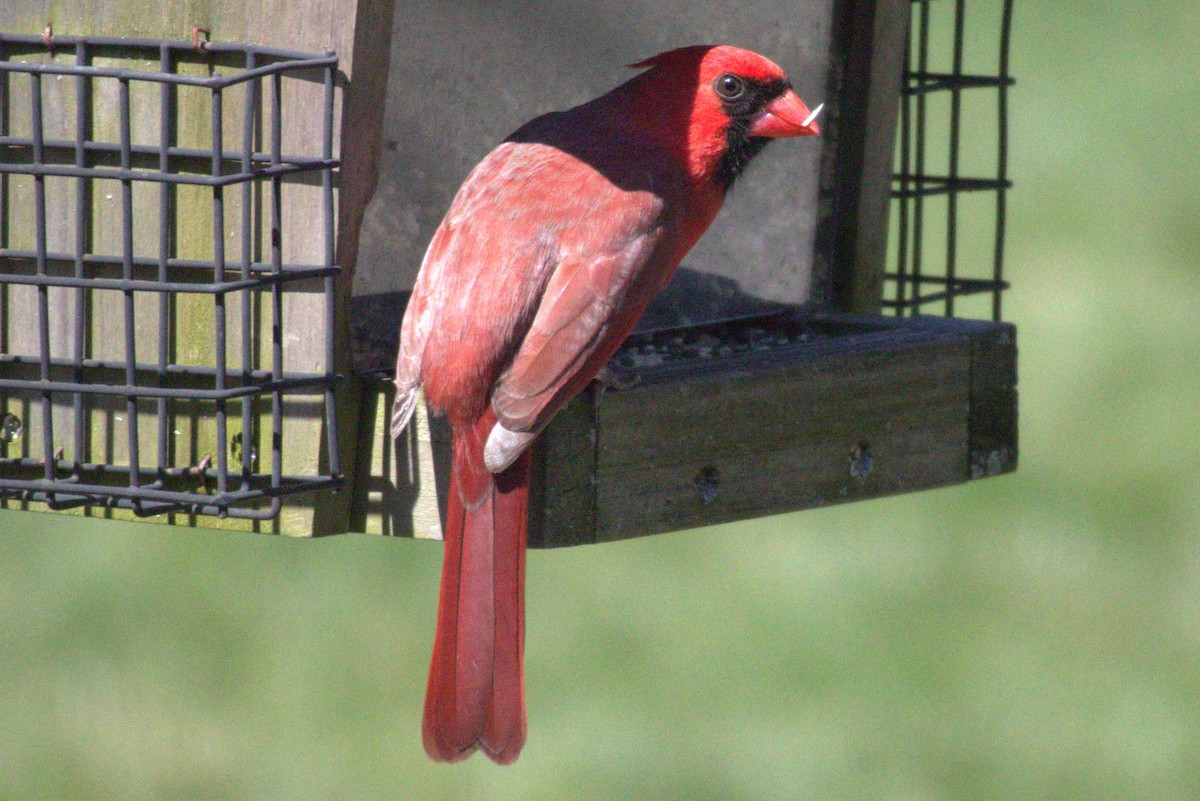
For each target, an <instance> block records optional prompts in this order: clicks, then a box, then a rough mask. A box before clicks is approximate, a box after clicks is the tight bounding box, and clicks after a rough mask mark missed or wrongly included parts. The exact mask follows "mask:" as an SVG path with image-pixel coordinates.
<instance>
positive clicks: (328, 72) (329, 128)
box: [321, 67, 342, 475]
mask: <svg viewBox="0 0 1200 801" xmlns="http://www.w3.org/2000/svg"><path fill="white" fill-rule="evenodd" d="M334 78H335V75H334V71H333V69H332V68H330V67H326V68H325V125H324V131H323V133H324V136H323V140H324V141H323V144H322V147H321V156H322V158H325V159H332V158H333V99H334V93H333V90H334ZM321 212H322V214H324V216H325V266H327V267H332V266H333V262H334V255H335V245H336V240H335V238H334V237H335V231H334V225H333V172H332V171H331V170H326V171H325V172H323V173H321ZM336 289H337V286H336V283H335V280H334V275H333V274H332V273H331V274H330V275H329V276H327V277H326V278H325V330H326V331H327V332H328V336H326V337H325V371H326V372H333V369H334V332H335V331H337V330H338V329H337V326H336V325H335V314H336V307H337V304H336V302H335V300H336V295H335V292H336ZM325 432H326V442H325V445H326V448H327V449H328V451H329V472H331V473H333V474H334V475H338V474H340V473H341V472H342V469H341V456H340V454H339V453H338V431H337V406H336V404H335V398H334V394H333V386H332V385H330V387H329V388H328V389H326V391H325Z"/></svg>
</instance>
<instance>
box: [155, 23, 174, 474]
mask: <svg viewBox="0 0 1200 801" xmlns="http://www.w3.org/2000/svg"><path fill="white" fill-rule="evenodd" d="M173 66H174V65H173V63H172V60H171V50H170V48H168V47H166V46H165V45H164V46H163V47H162V48H161V51H160V54H159V69H160V70H162V71H163V72H164V73H169V72H171V69H172V68H173ZM171 99H172V87H171V84H168V83H164V84H161V85H160V86H159V93H158V146H159V156H158V168H159V170H161V171H162V172H166V171H167V170H168V169H169V168H170V156H169V151H170V147H171V139H172V136H173V130H172V125H171V105H172V103H171ZM172 192H173V189H172V187H171V185H170V184H166V183H163V184H159V187H158V283H159V284H160V285H161V284H165V283H167V280H168V277H169V275H170V273H169V267H168V261H169V260H170V258H171V244H172V243H171V219H172V217H173V215H172V214H171V208H172ZM171 327H172V326H171V293H170V292H169V291H167V290H160V291H159V292H158V332H157V333H158V385H159V386H160V387H165V386H166V385H167V365H168V364H170V363H171V334H170V332H171ZM157 412H158V469H159V471H163V470H166V469H167V468H168V467H169V466H170V464H171V462H172V458H171V432H172V431H173V430H174V425H173V424H172V422H171V401H170V399H169V398H159V399H158V400H157Z"/></svg>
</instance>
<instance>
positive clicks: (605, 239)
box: [392, 46, 820, 764]
mask: <svg viewBox="0 0 1200 801" xmlns="http://www.w3.org/2000/svg"><path fill="white" fill-rule="evenodd" d="M633 66H634V67H635V68H641V69H644V70H645V71H644V72H642V73H640V74H639V75H637V76H636V77H635V78H633V79H632V80H630V81H628V82H626V83H624V84H622V85H621V86H618V87H617V88H616V89H613V90H612V91H610V92H609V93H608V94H605V95H602V96H601V97H598V98H596V99H595V100H593V101H591V102H589V103H585V104H583V105H581V106H576V107H575V108H572V109H570V110H568V111H563V112H557V113H551V114H546V115H544V116H542V117H538V118H537V119H535V120H533V121H531V122H529V123H527V124H526V125H524V126H523V127H522V128H521V129H520V130H518V131H517V132H516V133H514V134H513V135H512V136H510V137H509V138H508V139H506V140H505V141H504V142H503V143H502V144H501V145H500V146H499V147H497V148H496V149H495V150H493V151H492V152H491V153H489V154H488V155H487V157H486V158H484V160H483V161H482V162H480V164H479V165H478V166H477V167H475V169H474V170H473V171H472V172H471V174H470V175H469V176H468V177H467V180H466V182H465V183H464V184H463V185H462V187H461V188H460V189H459V190H458V194H457V195H456V196H455V198H454V202H453V203H452V204H451V205H450V210H449V211H448V212H447V213H446V218H445V219H444V220H442V224H441V225H440V226H439V227H438V229H437V232H436V233H435V234H434V235H433V241H432V242H431V243H430V245H429V250H428V252H427V253H426V254H425V260H424V262H423V264H422V265H421V272H420V274H419V275H418V276H417V282H416V286H415V287H414V288H413V294H412V298H411V300H410V301H409V305H408V310H407V312H406V313H405V317H404V324H403V326H402V328H401V335H400V354H399V357H398V360H397V363H396V405H395V411H394V414H393V417H392V434H393V436H399V435H400V433H401V432H402V431H403V430H404V427H405V426H406V425H407V424H408V420H409V418H410V417H411V416H412V412H413V408H414V406H415V405H416V402H417V396H418V391H419V390H424V394H425V400H426V403H427V404H428V405H429V407H430V409H431V410H432V411H433V412H434V413H437V414H443V415H446V417H447V418H449V423H450V429H451V432H452V441H453V457H452V462H451V465H452V466H451V482H450V491H449V498H448V499H447V513H446V521H445V556H444V560H445V561H444V563H443V567H442V589H441V602H440V604H439V606H438V623H437V635H436V637H435V640H434V645H433V663H432V665H431V667H430V673H429V686H428V690H427V693H426V698H425V723H424V741H425V750H426V751H428V752H429V755H430V756H431V757H433V758H434V759H436V760H442V761H447V762H454V761H457V760H459V759H463V758H464V757H467V756H469V755H470V754H471V753H472V752H473V751H474V750H475V749H476V748H481V749H483V751H484V752H485V753H486V754H487V755H488V756H489V757H491V758H492V759H493V760H495V761H496V762H499V763H501V764H508V763H510V762H512V761H513V760H514V759H516V758H517V754H518V753H519V752H520V750H521V746H522V745H523V744H524V742H525V681H524V675H523V670H522V664H521V662H522V651H523V648H524V639H525V636H524V603H525V602H524V584H525V537H526V512H527V502H528V491H529V450H528V449H529V445H530V442H531V441H532V440H533V438H534V437H535V436H537V434H538V432H540V431H541V430H542V429H543V428H545V426H546V424H547V423H548V422H550V419H551V418H552V417H553V416H554V414H555V412H557V411H558V410H559V409H560V408H561V407H562V406H563V404H565V403H566V402H567V401H568V400H570V399H571V398H572V397H573V396H574V395H575V394H576V393H578V392H579V391H580V390H581V389H583V387H584V386H585V385H586V384H587V383H588V382H589V381H591V380H592V379H593V378H594V377H595V376H596V374H597V373H598V372H599V371H600V369H601V368H602V367H603V366H604V364H605V363H606V362H607V361H608V360H609V358H611V357H612V355H613V353H614V352H615V351H616V350H617V348H618V347H619V346H620V344H621V342H622V341H623V340H624V339H625V337H626V335H628V334H629V332H630V330H631V329H632V328H633V327H634V325H635V324H636V323H637V321H638V318H640V317H641V315H642V312H643V311H645V309H646V306H647V304H649V302H650V300H651V298H653V297H654V295H655V294H657V293H658V292H659V290H661V289H662V288H663V287H665V286H666V284H667V282H668V281H669V280H670V279H671V276H672V275H673V274H674V272H675V268H676V266H677V265H678V264H679V262H680V260H681V259H682V258H683V256H684V254H686V253H687V252H688V250H690V249H691V247H692V245H694V244H695V243H696V240H698V239H699V238H700V235H701V234H703V233H704V231H705V230H706V229H707V228H708V226H709V224H710V223H711V222H712V221H713V218H714V217H715V216H716V214H717V212H718V211H719V210H720V208H721V203H722V202H723V201H724V199H725V193H726V191H728V189H729V187H730V186H731V185H732V184H733V182H734V180H735V179H736V178H737V177H738V175H739V174H740V173H741V171H742V169H743V168H744V167H745V166H746V164H747V163H748V162H749V161H750V159H751V158H752V157H753V156H754V155H755V154H756V153H758V152H759V151H760V150H762V148H763V146H764V145H766V144H767V143H768V142H769V141H770V140H771V139H774V138H778V137H785V136H811V135H814V134H817V133H818V129H817V126H816V124H815V123H814V122H813V119H814V118H815V117H816V115H815V114H810V113H809V110H808V109H807V108H806V107H805V105H804V103H802V102H801V101H800V98H799V97H797V96H796V93H795V92H793V91H792V89H791V86H790V84H789V83H788V78H787V75H785V74H784V72H783V71H782V70H781V69H780V68H779V67H777V66H776V65H775V64H773V63H772V62H770V61H768V60H767V59H765V58H763V57H762V56H760V55H757V54H755V53H751V52H749V51H746V50H740V49H738V48H735V47H713V46H695V47H685V48H681V49H679V50H672V51H670V52H667V53H663V54H661V55H658V56H655V57H654V58H651V59H647V60H646V61H642V62H640V63H638V64H635V65H633ZM819 110H820V109H818V111H819Z"/></svg>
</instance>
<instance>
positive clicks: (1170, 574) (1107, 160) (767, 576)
mask: <svg viewBox="0 0 1200 801" xmlns="http://www.w3.org/2000/svg"><path fill="white" fill-rule="evenodd" d="M1196 41H1200V12H1198V11H1197V10H1196V6H1195V4H1194V3H1190V2H1179V1H1176V2H1163V3H1153V4H1094V3H1085V2H1082V0H1078V1H1077V2H1060V3H1056V4H1047V3H1042V4H1034V3H1018V7H1017V24H1016V30H1015V39H1014V48H1015V49H1014V62H1013V71H1014V73H1015V74H1016V75H1017V76H1018V79H1019V85H1018V88H1017V89H1016V90H1015V91H1014V93H1013V95H1012V131H1013V155H1012V164H1011V166H1010V170H1011V175H1012V176H1013V178H1014V179H1015V180H1016V182H1017V189H1016V190H1015V191H1014V192H1013V193H1012V195H1011V206H1010V229H1009V239H1008V241H1009V265H1010V271H1009V275H1010V277H1011V278H1012V279H1013V281H1014V289H1013V290H1012V291H1011V292H1010V294H1009V297H1008V299H1007V301H1006V304H1007V305H1006V313H1007V316H1008V318H1009V319H1012V320H1014V321H1015V322H1017V323H1018V325H1019V328H1020V347H1021V357H1020V367H1021V384H1020V391H1021V415H1022V416H1021V435H1022V442H1021V444H1022V453H1021V468H1020V471H1019V472H1018V473H1017V474H1016V475H1014V476H1011V477H1005V478H1001V479H995V480H989V481H984V482H979V483H977V484H974V485H971V486H967V487H962V488H956V489H951V490H942V491H937V492H931V493H921V494H918V495H913V496H908V497H902V498H894V499H889V500H884V501H876V502H871V503H864V504H854V505H850V506H845V507H836V508H831V509H825V510H820V511H815V512H806V513H802V514H797V515H788V516H783V517H777V518H771V519H766V520H758V521H752V522H749V523H744V524H739V525H736V526H723V527H714V528H710V529H705V530H703V531H694V532H684V533H679V534H673V535H668V536H662V537H654V538H650V539H648V540H645V541H639V542H631V543H622V544H615V545H608V546H601V547H595V548H583V549H572V550H568V551H558V552H550V553H544V552H535V553H532V554H530V557H529V629H528V631H529V634H528V637H529V640H528V646H527V647H528V652H527V661H528V686H529V694H530V719H531V734H530V742H529V745H528V747H527V749H526V752H525V753H524V754H523V755H522V757H521V759H520V761H519V762H518V763H517V764H516V765H515V766H514V767H512V768H508V769H498V768H495V767H493V766H492V765H490V764H489V763H487V762H485V761H484V760H482V759H481V758H478V757H476V758H475V759H473V760H471V761H470V762H468V763H465V764H463V765H459V766H454V767H445V766H438V765H433V764H431V763H429V762H428V761H427V760H426V759H425V757H424V754H423V752H422V751H421V747H420V742H419V715H420V707H421V697H422V693H423V687H424V679H425V670H426V660H427V658H428V650H429V644H430V639H431V636H432V625H433V619H434V599H435V595H436V584H437V574H438V564H439V560H440V554H439V552H438V549H437V548H436V546H433V545H430V544H428V543H421V542H412V541H396V540H389V541H384V540H377V539H370V538H367V537H361V536H350V537H339V538H334V539H330V540H323V541H316V542H304V541H300V542H298V541H291V540H280V539H273V538H270V537H265V536H249V535H230V534H219V533H211V532H199V531H185V530H168V531H164V530H162V529H160V528H158V527H154V526H142V525H137V524H115V523H103V522H96V523H94V524H89V525H87V526H82V525H80V523H79V521H78V520H76V519H65V518H59V517H56V516H53V515H34V514H20V513H13V512H0V609H2V610H3V612H2V613H0V614H2V618H0V619H2V620H3V624H2V628H0V798H5V799H8V798H12V799H26V798H70V799H91V798H96V799H99V798H122V799H139V798H146V799H151V798H153V799H176V798H177V799H201V798H213V799H217V798H221V799H224V798H230V799H233V798H255V799H268V798H279V799H284V798H286V799H330V798H355V799H362V798H384V797H389V798H414V799H415V798H430V799H435V798H498V799H505V798H514V799H515V798H522V799H558V798H622V799H637V798H688V799H762V798H842V797H844V798H878V799H1006V800H1007V799H1013V798H1022V799H1025V798H1039V799H1064V800H1066V799H1078V798H1087V799H1116V798H1131V797H1142V798H1156V799H1183V798H1191V797H1194V793H1195V788H1196V787H1200V734H1198V732H1200V697H1198V694H1197V687H1200V451H1198V449H1197V446H1196V436H1197V432H1200V403H1197V400H1196V399H1197V398H1198V397H1200V369H1198V368H1200V313H1198V309H1200V269H1198V267H1200V264H1198V263H1200V190H1198V187H1200V161H1198V160H1197V158H1196V153H1195V132H1196V131H1197V130H1198V129H1200V102H1198V101H1200V82H1197V80H1196V76H1197V75H1198V74H1200V49H1197V48H1196V47H1195V42H1196Z"/></svg>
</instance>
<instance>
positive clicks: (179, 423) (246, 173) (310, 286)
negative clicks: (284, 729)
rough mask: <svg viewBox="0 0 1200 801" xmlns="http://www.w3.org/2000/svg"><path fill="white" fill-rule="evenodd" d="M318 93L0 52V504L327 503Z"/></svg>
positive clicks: (221, 70) (141, 52) (279, 81)
mask: <svg viewBox="0 0 1200 801" xmlns="http://www.w3.org/2000/svg"><path fill="white" fill-rule="evenodd" d="M336 76H337V60H336V57H335V56H334V55H332V54H328V55H312V54H307V53H298V52H291V51H284V50H277V49H270V48H262V47H253V46H244V45H234V44H225V43H215V42H214V43H209V42H204V41H199V40H196V41H193V42H185V41H178V42H163V41H158V40H144V39H110V38H98V37H91V38H80V37H53V38H51V37H49V36H46V37H36V36H17V35H6V34H4V35H0V153H2V154H3V155H2V156H0V501H3V500H4V499H8V502H9V503H11V502H12V501H13V500H14V499H15V500H16V501H19V502H30V501H32V502H40V503H45V504H47V505H49V506H50V507H51V508H53V509H64V508H70V507H75V506H83V505H100V506H105V507H116V508H123V509H129V510H131V511H132V512H133V513H134V514H135V515H139V516H147V515H156V514H163V513H169V512H181V513H185V514H192V515H216V516H219V517H226V516H229V517H242V518H255V519H269V518H272V517H275V516H277V515H278V513H279V511H280V508H281V504H282V499H283V497H284V496H287V495H290V494H294V493H301V492H308V491H312V490H318V489H324V488H336V487H338V486H340V485H341V482H342V477H341V470H340V467H339V465H338V446H337V428H336V420H335V416H334V412H335V395H334V393H335V390H336V387H337V385H338V382H339V376H338V375H337V374H335V372H334V369H333V365H334V364H335V358H334V356H335V354H334V344H333V343H334V336H333V334H334V313H335V294H334V291H335V281H334V279H335V276H336V274H337V272H338V269H339V268H338V267H337V265H335V264H334V217H333V215H334V197H333V180H334V176H333V171H334V169H335V168H336V167H337V166H338V161H337V160H336V159H335V158H334V153H333V143H334V87H335V80H336ZM296 97H300V98H301V99H302V102H285V99H287V98H291V100H292V101H294V100H295V98H296ZM285 110H286V111H287V115H286V116H287V118H286V119H285ZM297 113H299V114H302V115H305V116H308V117H312V118H313V119H312V120H309V121H307V122H306V126H307V129H309V130H316V131H319V132H320V134H319V135H318V136H315V137H312V138H311V141H306V142H301V143H300V145H298V146H297V137H295V136H288V135H287V133H286V132H287V131H288V130H289V129H291V128H293V127H294V126H296V124H297V121H296V120H295V119H293V117H294V116H295V114H297ZM293 147H298V149H296V150H293V149H292V148H293ZM285 148H287V149H285ZM310 209H315V210H316V214H315V215H313V214H312V213H310V211H309V210H310ZM300 339H303V340H305V341H306V344H305V346H304V347H303V348H299V350H297V347H298V346H295V342H296V341H297V340H300ZM293 418H298V419H299V420H300V424H299V425H294V424H293V423H292V422H291V421H292V420H293ZM313 430H317V431H319V432H320V434H319V435H318V436H301V435H302V434H304V432H309V433H311V432H312V431H313ZM298 448H301V449H303V450H305V451H306V452H303V453H297V452H295V451H296V450H297V449H298ZM307 451H311V452H307ZM296 466H300V467H301V468H303V469H302V470H296V471H294V472H293V470H292V468H294V467H296Z"/></svg>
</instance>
